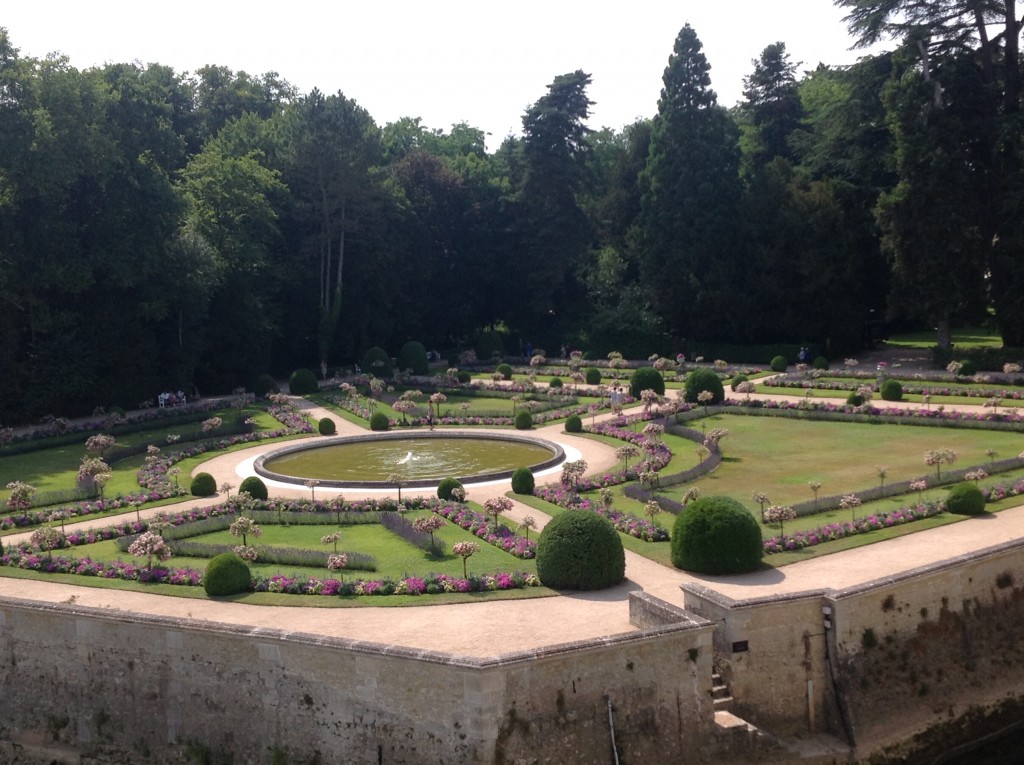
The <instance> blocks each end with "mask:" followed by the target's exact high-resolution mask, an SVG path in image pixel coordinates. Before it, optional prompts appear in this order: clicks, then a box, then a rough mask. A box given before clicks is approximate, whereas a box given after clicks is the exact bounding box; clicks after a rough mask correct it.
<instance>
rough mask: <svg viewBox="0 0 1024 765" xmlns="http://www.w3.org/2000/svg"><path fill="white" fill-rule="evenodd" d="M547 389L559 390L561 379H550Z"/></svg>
mask: <svg viewBox="0 0 1024 765" xmlns="http://www.w3.org/2000/svg"><path fill="white" fill-rule="evenodd" d="M548 387H549V388H561V387H562V378H561V377H552V378H551V380H550V381H549V382H548Z"/></svg>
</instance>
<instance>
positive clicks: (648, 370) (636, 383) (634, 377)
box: [629, 367, 665, 400]
mask: <svg viewBox="0 0 1024 765" xmlns="http://www.w3.org/2000/svg"><path fill="white" fill-rule="evenodd" d="M645 390H653V391H654V392H655V393H657V394H658V395H659V396H664V395H665V378H664V377H662V376H661V372H659V371H658V370H657V369H655V368H654V367H640V368H639V369H634V370H633V374H631V375H630V376H629V395H630V396H632V397H633V398H635V399H638V400H639V398H640V393H641V392H643V391H645Z"/></svg>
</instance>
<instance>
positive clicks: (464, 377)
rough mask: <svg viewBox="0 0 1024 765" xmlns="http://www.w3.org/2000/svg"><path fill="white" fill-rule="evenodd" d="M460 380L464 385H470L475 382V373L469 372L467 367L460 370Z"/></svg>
mask: <svg viewBox="0 0 1024 765" xmlns="http://www.w3.org/2000/svg"><path fill="white" fill-rule="evenodd" d="M459 382H460V383H462V384H463V385H468V384H469V383H471V382H473V375H472V374H470V373H469V372H467V371H466V370H465V369H461V370H459Z"/></svg>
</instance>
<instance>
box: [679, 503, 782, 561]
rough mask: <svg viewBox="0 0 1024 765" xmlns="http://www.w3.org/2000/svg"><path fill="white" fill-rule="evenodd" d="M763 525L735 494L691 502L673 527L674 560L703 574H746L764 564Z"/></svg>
mask: <svg viewBox="0 0 1024 765" xmlns="http://www.w3.org/2000/svg"><path fill="white" fill-rule="evenodd" d="M762 554H763V548H762V546H761V529H760V527H759V526H758V525H757V521H755V520H754V516H752V515H751V514H750V512H749V511H748V510H747V509H746V508H745V507H744V506H743V505H741V504H740V503H739V502H737V501H736V500H735V499H732V498H731V497H725V496H714V495H712V496H707V497H701V498H700V499H698V500H696V501H695V502H692V503H690V504H689V505H688V506H687V507H686V508H684V509H683V510H682V512H680V513H679V515H678V516H676V521H675V525H674V526H673V527H672V564H673V565H674V566H676V567H677V568H681V569H683V570H684V571H693V572H696V573H700V574H742V573H745V572H747V571H753V570H754V569H756V568H758V567H759V566H760V565H761V556H762Z"/></svg>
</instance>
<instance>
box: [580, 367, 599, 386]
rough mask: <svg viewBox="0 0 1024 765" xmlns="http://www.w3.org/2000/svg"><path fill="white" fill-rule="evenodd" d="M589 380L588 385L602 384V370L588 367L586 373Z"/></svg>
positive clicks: (586, 378)
mask: <svg viewBox="0 0 1024 765" xmlns="http://www.w3.org/2000/svg"><path fill="white" fill-rule="evenodd" d="M584 374H585V375H586V377H585V378H584V379H585V380H586V381H587V385H600V384H601V370H600V369H597V368H595V367H588V368H587V371H586V372H585V373H584Z"/></svg>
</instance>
